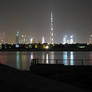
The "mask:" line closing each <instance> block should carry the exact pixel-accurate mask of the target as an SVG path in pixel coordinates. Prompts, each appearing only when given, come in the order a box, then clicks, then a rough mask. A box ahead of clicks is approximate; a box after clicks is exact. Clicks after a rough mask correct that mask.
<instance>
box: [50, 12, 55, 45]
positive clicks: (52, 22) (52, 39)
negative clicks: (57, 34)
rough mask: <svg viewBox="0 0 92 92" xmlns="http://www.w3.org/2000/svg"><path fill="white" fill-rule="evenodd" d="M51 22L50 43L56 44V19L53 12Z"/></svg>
mask: <svg viewBox="0 0 92 92" xmlns="http://www.w3.org/2000/svg"><path fill="white" fill-rule="evenodd" d="M50 19H51V22H50V43H51V44H54V20H53V13H52V12H51V18H50Z"/></svg>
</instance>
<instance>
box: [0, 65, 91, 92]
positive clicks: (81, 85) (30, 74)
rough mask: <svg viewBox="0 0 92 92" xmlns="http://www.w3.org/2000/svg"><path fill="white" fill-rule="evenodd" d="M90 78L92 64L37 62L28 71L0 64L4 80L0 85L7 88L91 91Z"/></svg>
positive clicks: (0, 75) (1, 76)
mask: <svg viewBox="0 0 92 92" xmlns="http://www.w3.org/2000/svg"><path fill="white" fill-rule="evenodd" d="M91 78H92V66H64V65H55V64H54V65H45V64H37V65H32V66H31V67H30V71H21V70H17V69H14V68H12V67H9V66H7V65H1V64H0V80H5V82H3V83H2V85H1V87H3V85H4V87H7V88H12V87H13V89H15V88H21V90H23V87H24V88H25V89H26V88H27V89H30V90H33V89H35V90H36V88H37V89H38V90H39V91H41V92H43V91H45V90H46V92H47V91H51V90H52V91H59V90H63V91H64V90H65V91H68V90H71V91H72V90H73V89H74V90H75V92H78V91H81V92H90V91H92V88H91V85H90V83H92V81H91ZM16 80H17V81H16ZM20 80H21V81H20ZM47 85H48V86H47ZM62 86H64V87H62ZM38 90H36V91H38ZM86 90H87V91H86Z"/></svg>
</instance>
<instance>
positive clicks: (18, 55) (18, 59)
mask: <svg viewBox="0 0 92 92" xmlns="http://www.w3.org/2000/svg"><path fill="white" fill-rule="evenodd" d="M16 67H17V69H20V52H19V51H18V52H17V53H16Z"/></svg>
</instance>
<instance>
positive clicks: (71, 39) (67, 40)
mask: <svg viewBox="0 0 92 92" xmlns="http://www.w3.org/2000/svg"><path fill="white" fill-rule="evenodd" d="M66 43H67V44H73V43H74V37H73V36H72V35H71V36H68V35H65V36H64V38H63V44H66Z"/></svg>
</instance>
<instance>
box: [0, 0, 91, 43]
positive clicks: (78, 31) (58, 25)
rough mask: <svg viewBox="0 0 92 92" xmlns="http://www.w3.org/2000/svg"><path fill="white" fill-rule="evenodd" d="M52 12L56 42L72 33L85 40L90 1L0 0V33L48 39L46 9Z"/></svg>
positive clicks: (8, 37)
mask: <svg viewBox="0 0 92 92" xmlns="http://www.w3.org/2000/svg"><path fill="white" fill-rule="evenodd" d="M51 10H52V11H53V14H54V25H55V27H54V35H55V41H56V42H62V38H63V36H64V35H67V34H69V35H74V36H75V39H76V41H77V42H86V41H87V39H88V37H89V35H90V34H92V0H0V32H3V31H4V32H6V35H7V39H8V40H9V39H12V40H15V34H16V31H18V30H20V32H21V33H26V34H27V35H29V34H30V37H36V38H37V39H38V38H39V39H40V37H41V36H42V35H44V36H45V37H46V39H47V41H49V32H50V12H51Z"/></svg>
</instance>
